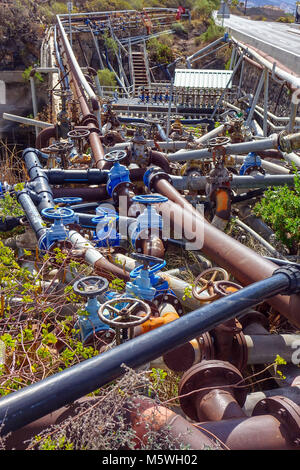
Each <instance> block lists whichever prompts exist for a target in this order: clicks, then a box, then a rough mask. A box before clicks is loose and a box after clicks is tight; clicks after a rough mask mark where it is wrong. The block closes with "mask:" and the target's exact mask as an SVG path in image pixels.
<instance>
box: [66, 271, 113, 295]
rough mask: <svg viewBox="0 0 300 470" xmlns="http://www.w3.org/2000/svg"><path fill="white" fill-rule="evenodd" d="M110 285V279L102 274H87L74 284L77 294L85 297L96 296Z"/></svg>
mask: <svg viewBox="0 0 300 470" xmlns="http://www.w3.org/2000/svg"><path fill="white" fill-rule="evenodd" d="M107 287H108V280H107V279H105V278H104V277H100V276H87V277H83V278H82V279H79V280H78V281H76V282H75V284H74V285H73V290H74V292H75V294H78V295H82V296H83V297H87V298H89V297H96V296H97V295H100V294H102V292H104V291H105V290H106V289H107Z"/></svg>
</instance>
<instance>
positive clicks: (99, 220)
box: [92, 207, 122, 247]
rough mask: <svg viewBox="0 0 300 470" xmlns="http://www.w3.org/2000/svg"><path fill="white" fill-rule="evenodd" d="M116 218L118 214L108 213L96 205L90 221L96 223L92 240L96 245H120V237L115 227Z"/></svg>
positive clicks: (117, 218)
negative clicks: (95, 211) (94, 213)
mask: <svg viewBox="0 0 300 470" xmlns="http://www.w3.org/2000/svg"><path fill="white" fill-rule="evenodd" d="M118 220H119V216H118V215H117V214H116V213H109V212H108V211H106V210H104V209H101V208H100V207H97V215H96V217H93V218H92V222H93V223H94V224H96V229H95V235H94V238H93V240H95V241H96V245H97V246H98V247H107V246H120V242H121V240H122V237H121V235H120V234H119V232H118V231H117V229H116V223H117V221H118Z"/></svg>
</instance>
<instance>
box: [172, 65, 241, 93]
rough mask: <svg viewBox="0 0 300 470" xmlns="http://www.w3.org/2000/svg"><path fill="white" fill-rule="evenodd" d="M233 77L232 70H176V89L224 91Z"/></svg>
mask: <svg viewBox="0 0 300 470" xmlns="http://www.w3.org/2000/svg"><path fill="white" fill-rule="evenodd" d="M231 75H232V70H207V69H205V70H201V69H175V80H174V87H181V88H219V89H220V88H221V89H223V88H226V85H227V83H228V81H229V79H230V77H231ZM229 88H231V83H230V85H229Z"/></svg>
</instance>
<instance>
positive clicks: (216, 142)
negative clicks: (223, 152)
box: [207, 137, 230, 147]
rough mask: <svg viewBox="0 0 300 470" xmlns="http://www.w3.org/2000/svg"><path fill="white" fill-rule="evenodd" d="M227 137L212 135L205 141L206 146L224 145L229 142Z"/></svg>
mask: <svg viewBox="0 0 300 470" xmlns="http://www.w3.org/2000/svg"><path fill="white" fill-rule="evenodd" d="M229 142H230V138H229V137H214V138H213V139H210V140H209V141H208V142H207V146H208V147H223V146H224V145H227V144H229Z"/></svg>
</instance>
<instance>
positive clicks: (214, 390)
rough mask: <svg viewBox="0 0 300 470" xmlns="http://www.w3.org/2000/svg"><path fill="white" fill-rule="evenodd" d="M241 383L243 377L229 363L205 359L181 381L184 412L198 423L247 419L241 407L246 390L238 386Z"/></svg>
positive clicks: (181, 399) (180, 391) (181, 400)
mask: <svg viewBox="0 0 300 470" xmlns="http://www.w3.org/2000/svg"><path fill="white" fill-rule="evenodd" d="M241 382H243V376H242V374H241V373H240V371H239V370H238V369H237V368H236V367H234V366H233V365H232V364H230V363H229V362H226V361H220V360H210V361H206V360H203V361H201V362H200V363H199V364H196V365H195V366H193V367H191V368H190V369H188V370H187V371H186V372H185V373H184V374H183V376H182V378H181V380H180V383H179V386H178V394H179V400H180V406H181V409H182V410H183V412H184V413H185V414H186V415H187V416H188V417H189V418H190V419H191V420H194V421H197V422H199V421H221V420H223V419H232V418H241V417H245V416H246V415H245V413H244V411H243V410H242V406H243V405H244V403H245V400H246V396H247V388H238V387H235V384H239V383H241ZM191 392H194V393H191Z"/></svg>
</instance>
